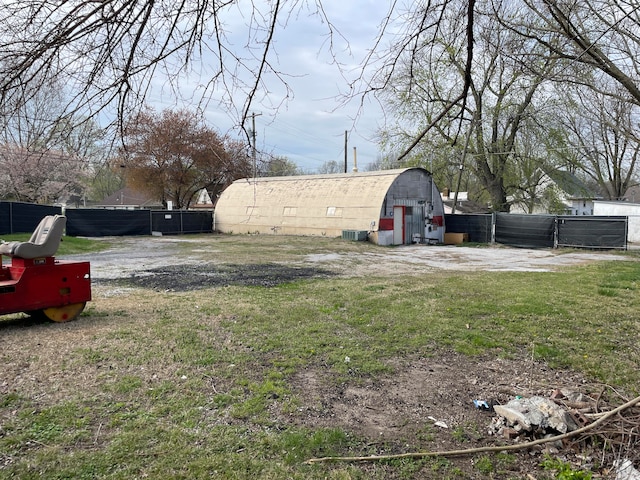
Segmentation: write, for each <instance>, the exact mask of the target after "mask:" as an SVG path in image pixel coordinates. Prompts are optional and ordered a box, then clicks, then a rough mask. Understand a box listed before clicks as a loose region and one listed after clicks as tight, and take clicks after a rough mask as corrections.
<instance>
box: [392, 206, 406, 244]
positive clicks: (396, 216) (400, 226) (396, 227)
mask: <svg viewBox="0 0 640 480" xmlns="http://www.w3.org/2000/svg"><path fill="white" fill-rule="evenodd" d="M393 244H394V245H402V244H404V207H402V206H400V207H393Z"/></svg>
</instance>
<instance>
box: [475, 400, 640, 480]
mask: <svg viewBox="0 0 640 480" xmlns="http://www.w3.org/2000/svg"><path fill="white" fill-rule="evenodd" d="M473 403H474V405H475V407H476V408H477V409H479V410H482V411H491V412H495V416H493V417H492V419H491V422H490V424H489V432H488V433H489V435H494V436H496V437H502V438H504V439H507V440H511V441H513V442H523V441H524V442H532V443H540V441H545V440H546V441H545V446H546V448H545V450H546V451H547V453H558V452H559V451H560V450H566V449H568V448H572V449H574V450H577V451H582V450H585V449H589V448H591V449H593V451H595V449H596V448H599V449H600V450H601V452H602V458H601V461H602V462H603V463H608V464H609V465H614V469H615V470H616V476H615V478H616V480H640V471H638V470H637V469H636V468H634V466H633V463H635V464H636V465H638V464H640V398H638V399H635V400H634V401H632V402H629V403H628V404H627V405H629V406H628V408H625V406H624V405H623V406H621V407H618V408H615V409H613V408H610V407H609V406H607V405H603V402H602V399H601V398H600V396H599V397H598V400H594V399H593V398H592V397H590V396H588V395H584V394H582V393H579V392H575V391H570V390H567V389H562V390H561V389H558V390H555V391H553V393H552V394H551V395H550V396H549V397H543V396H537V395H535V396H531V397H526V398H525V397H520V396H519V397H516V398H514V399H512V400H510V401H509V402H508V403H506V404H504V405H499V404H495V403H493V402H491V401H489V402H487V401H482V400H474V401H473ZM614 410H618V411H617V412H616V411H614ZM614 413H615V415H613V414H614ZM572 432H575V434H572ZM596 438H597V440H596V441H594V440H595V439H596ZM605 453H608V456H609V459H608V460H609V461H608V462H607V460H605V458H604V457H605ZM621 454H622V455H626V456H629V455H630V456H631V457H633V458H631V459H630V458H623V457H622V458H621V457H620V455H621Z"/></svg>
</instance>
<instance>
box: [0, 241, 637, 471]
mask: <svg viewBox="0 0 640 480" xmlns="http://www.w3.org/2000/svg"><path fill="white" fill-rule="evenodd" d="M69 240H70V239H69ZM74 243H75V241H68V239H65V242H64V243H63V245H64V246H66V247H69V248H76V247H75V246H74V245H73V244H74ZM80 243H83V242H80ZM89 246H90V247H91V246H92V245H89ZM77 248H79V249H81V248H85V247H84V246H82V245H80V246H78V247H77ZM68 253H71V252H68ZM268 260H269V259H268V258H267V259H265V261H268ZM639 282H640V262H638V261H636V258H635V257H633V256H631V255H630V256H629V260H628V261H624V260H623V261H616V262H606V263H596V264H590V265H586V266H580V267H573V268H568V269H565V270H563V271H560V272H545V273H531V272H517V273H516V272H474V273H463V272H446V273H445V272H439V273H438V274H437V275H428V276H421V277H415V276H412V277H407V276H395V277H391V278H380V277H372V278H366V279H365V278H339V277H338V278H328V279H314V280H303V281H297V282H292V283H286V284H282V285H279V286H276V287H269V288H266V287H240V286H232V287H224V288H216V289H203V290H197V291H192V292H155V291H150V290H143V289H130V290H123V291H121V292H120V293H119V294H118V296H117V297H116V296H107V295H106V294H105V295H104V296H100V295H97V296H96V298H95V299H94V301H93V302H92V303H91V304H90V306H89V307H88V308H87V310H86V311H85V312H84V313H83V315H82V317H81V318H80V319H78V320H77V321H75V322H72V323H71V324H60V325H56V324H33V325H26V326H25V325H24V324H22V323H20V322H19V321H16V320H11V321H9V322H8V323H7V322H5V323H6V324H5V325H3V324H2V322H1V321H0V337H2V339H3V341H4V342H5V346H7V345H9V346H10V347H9V348H5V349H4V350H2V352H1V353H0V355H1V356H0V361H1V362H2V363H0V365H2V367H0V371H3V372H4V373H3V374H2V375H0V478H21V479H30V478H33V479H35V478H50V479H63V478H74V479H81V478H87V479H94V478H111V479H131V478H163V479H165V478H184V479H192V478H201V479H205V478H207V479H208V478H230V479H254V478H265V479H267V478H268V479H273V478H277V479H291V478H293V479H369V478H374V479H376V478H378V479H386V478H485V477H483V472H485V473H486V471H492V468H494V465H497V464H498V463H499V462H498V460H495V461H494V463H491V461H489V464H487V461H488V460H486V459H484V460H483V461H482V462H478V465H482V466H479V467H477V472H476V473H477V476H469V475H470V474H469V473H463V472H462V471H460V470H459V469H457V467H455V465H454V464H450V463H448V461H447V460H445V459H432V460H421V461H418V460H403V461H390V462H381V463H377V464H358V463H355V464H318V465H307V464H306V463H305V460H307V459H308V458H311V457H321V456H328V455H362V454H369V453H371V452H372V450H373V449H372V446H371V443H370V441H369V440H368V439H366V438H361V437H358V436H357V435H354V434H353V433H352V432H349V431H346V430H343V429H341V428H337V427H336V428H332V427H326V426H325V427H317V428H316V427H313V426H309V425H302V424H301V422H297V421H296V418H297V415H298V411H299V407H300V398H299V396H298V395H296V393H295V391H294V389H293V386H292V383H291V382H292V379H293V378H294V376H295V375H296V373H299V372H301V371H303V370H305V369H309V368H320V367H322V368H323V369H325V370H327V371H329V372H330V373H331V375H330V376H329V378H331V379H332V380H331V381H332V382H334V383H335V385H340V384H344V383H345V382H351V383H353V384H357V383H358V382H361V381H365V380H367V379H375V378H379V377H381V376H385V375H390V374H393V367H391V365H392V363H391V362H390V360H393V359H397V358H411V357H417V356H425V355H428V356H437V355H438V351H444V350H453V351H456V352H459V353H461V354H463V355H466V356H468V357H469V361H470V362H473V361H474V358H476V357H477V356H480V355H482V356H494V357H522V356H531V357H533V358H535V359H536V360H541V361H545V362H547V363H548V364H549V365H550V366H551V367H561V368H566V369H573V370H575V371H576V372H580V373H583V374H585V375H586V376H588V377H590V378H593V379H595V380H599V381H601V382H603V383H604V384H607V385H610V386H611V387H613V388H616V389H619V390H620V391H625V392H627V393H628V394H630V395H631V394H638V392H639V390H640V368H639V367H640V351H639V350H638V348H637V346H638V343H639V340H640V328H639V326H638V318H639V316H640V295H639V293H640V292H639ZM347 355H348V357H349V362H345V356H347ZM31 377H34V378H33V379H32V378H31ZM3 382H4V383H3ZM283 419H290V421H289V420H283ZM418 444H419V442H418V440H417V439H414V441H412V440H411V439H409V440H408V441H407V444H406V445H403V446H402V447H403V448H406V449H407V450H409V451H410V450H411V449H414V448H418ZM433 447H434V448H437V445H434V446H433ZM376 448H378V447H376ZM376 451H378V450H376ZM505 458H506V457H505ZM500 461H503V460H500ZM510 461H513V459H511V460H510ZM505 462H506V460H505ZM507 463H508V462H507ZM493 475H494V476H493V477H492V478H513V477H510V476H500V475H499V474H498V473H496V472H494V473H493ZM487 478H488V477H487ZM515 478H520V477H515ZM521 478H526V477H524V476H523V477H521ZM536 478H540V479H541V478H545V477H543V476H537V477H536ZM548 478H551V477H548Z"/></svg>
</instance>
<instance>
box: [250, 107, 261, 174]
mask: <svg viewBox="0 0 640 480" xmlns="http://www.w3.org/2000/svg"><path fill="white" fill-rule="evenodd" d="M260 115H262V114H261V113H252V114H251V158H252V160H253V179H254V180H255V179H256V176H257V173H258V172H257V170H258V168H257V165H256V156H257V149H256V116H260Z"/></svg>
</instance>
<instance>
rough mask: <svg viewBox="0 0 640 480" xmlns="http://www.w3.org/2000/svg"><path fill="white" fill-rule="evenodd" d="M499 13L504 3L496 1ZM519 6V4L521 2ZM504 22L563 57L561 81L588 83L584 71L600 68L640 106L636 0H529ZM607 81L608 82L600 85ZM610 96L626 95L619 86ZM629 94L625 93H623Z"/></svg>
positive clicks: (639, 22) (639, 19) (639, 10)
mask: <svg viewBox="0 0 640 480" xmlns="http://www.w3.org/2000/svg"><path fill="white" fill-rule="evenodd" d="M493 3H494V4H495V5H497V7H496V14H498V11H499V9H500V8H501V7H502V4H503V2H501V1H500V0H494V1H493ZM516 4H518V2H516ZM520 5H521V6H520V7H517V8H516V10H514V9H510V10H509V11H510V12H511V14H510V15H508V16H505V15H499V18H500V19H501V21H502V23H503V24H504V25H506V26H508V27H509V28H511V29H512V30H513V31H515V32H517V33H518V34H519V35H520V36H521V37H522V38H524V39H526V40H527V41H531V42H536V43H538V44H540V45H542V46H543V47H544V48H545V49H546V50H547V52H548V53H547V54H548V55H551V56H554V57H555V58H557V59H558V60H563V61H564V65H565V70H564V72H565V74H564V75H560V74H559V75H558V77H557V80H559V81H563V82H568V83H578V84H585V85H586V86H587V87H589V88H595V89H597V88H598V86H596V85H594V84H593V83H590V82H587V83H585V82H584V79H585V77H584V76H583V75H582V74H581V72H580V70H584V68H585V67H587V69H588V70H599V71H600V72H602V73H603V74H605V75H606V76H607V77H609V78H610V79H611V80H613V82H609V83H608V84H609V85H614V84H617V85H619V86H621V87H622V88H623V89H624V91H625V93H626V95H625V96H626V97H627V98H628V99H630V100H632V101H633V102H635V103H637V104H640V33H639V32H640V6H639V5H638V2H637V1H635V0H615V1H614V0H571V1H563V2H558V1H555V0H524V1H523V2H521V4H520ZM602 85H605V83H603V84H601V85H600V86H602ZM608 93H610V94H618V95H620V94H623V93H622V91H621V90H619V89H615V88H614V89H613V90H609V91H608ZM623 95H624V94H623Z"/></svg>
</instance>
